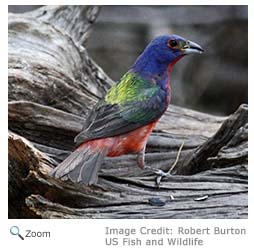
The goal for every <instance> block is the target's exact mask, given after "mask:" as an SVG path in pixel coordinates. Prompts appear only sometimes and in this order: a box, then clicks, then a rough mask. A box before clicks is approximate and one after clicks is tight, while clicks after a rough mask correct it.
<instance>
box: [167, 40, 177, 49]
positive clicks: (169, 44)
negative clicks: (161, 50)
mask: <svg viewBox="0 0 254 250" xmlns="http://www.w3.org/2000/svg"><path fill="white" fill-rule="evenodd" d="M168 46H169V47H170V48H172V49H175V48H176V47H177V46H178V42H177V41H176V40H174V39H171V40H169V41H168Z"/></svg>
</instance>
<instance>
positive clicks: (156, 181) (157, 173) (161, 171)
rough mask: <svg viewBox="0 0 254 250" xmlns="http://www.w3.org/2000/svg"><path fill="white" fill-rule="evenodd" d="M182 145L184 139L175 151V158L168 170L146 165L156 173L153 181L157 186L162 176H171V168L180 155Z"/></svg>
mask: <svg viewBox="0 0 254 250" xmlns="http://www.w3.org/2000/svg"><path fill="white" fill-rule="evenodd" d="M183 145H184V141H183V142H182V144H181V146H180V148H179V150H178V152H177V156H176V159H175V161H174V163H173V165H172V166H171V167H170V168H169V170H168V171H167V172H164V171H163V170H161V169H157V168H152V167H148V168H149V169H151V170H152V171H153V172H154V173H155V174H156V175H157V177H156V179H155V183H156V186H157V187H158V188H160V184H161V181H162V179H163V178H164V177H167V176H172V174H171V172H172V171H173V169H174V168H175V166H176V164H177V162H178V160H179V157H180V154H181V151H182V148H183Z"/></svg>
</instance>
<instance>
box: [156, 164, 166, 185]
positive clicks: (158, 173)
mask: <svg viewBox="0 0 254 250" xmlns="http://www.w3.org/2000/svg"><path fill="white" fill-rule="evenodd" d="M155 174H157V175H158V176H157V177H156V179H155V183H156V186H157V187H158V188H159V187H160V183H161V180H162V178H163V177H166V176H168V175H169V173H168V172H164V171H162V170H161V169H157V170H156V171H155Z"/></svg>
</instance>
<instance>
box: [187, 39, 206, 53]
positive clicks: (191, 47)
mask: <svg viewBox="0 0 254 250" xmlns="http://www.w3.org/2000/svg"><path fill="white" fill-rule="evenodd" d="M182 51H183V53H184V54H185V55H189V54H194V53H197V54H202V53H203V52H204V49H203V48H202V47H201V46H200V45H198V44H197V43H194V42H191V41H187V42H186V44H185V45H184V47H183V48H182Z"/></svg>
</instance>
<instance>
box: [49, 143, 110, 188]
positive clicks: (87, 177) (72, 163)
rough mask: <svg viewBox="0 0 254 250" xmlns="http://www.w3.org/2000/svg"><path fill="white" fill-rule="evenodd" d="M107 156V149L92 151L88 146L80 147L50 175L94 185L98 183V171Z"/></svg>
mask: <svg viewBox="0 0 254 250" xmlns="http://www.w3.org/2000/svg"><path fill="white" fill-rule="evenodd" d="M106 154H107V149H106V148H103V149H100V150H99V151H97V150H96V151H95V150H91V148H90V147H89V146H88V147H86V146H83V145H82V146H80V147H78V148H77V149H76V150H75V151H74V152H73V153H71V154H70V155H69V156H68V157H67V158H66V159H65V160H64V161H63V162H61V163H60V164H59V165H58V166H57V167H56V168H54V169H53V170H52V171H51V172H50V175H51V176H53V177H55V178H59V179H62V180H68V179H69V180H71V181H72V182H77V183H83V184H85V185H92V184H94V183H96V182H97V179H98V171H99V169H100V166H101V165H102V163H103V159H104V158H105V156H106Z"/></svg>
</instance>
